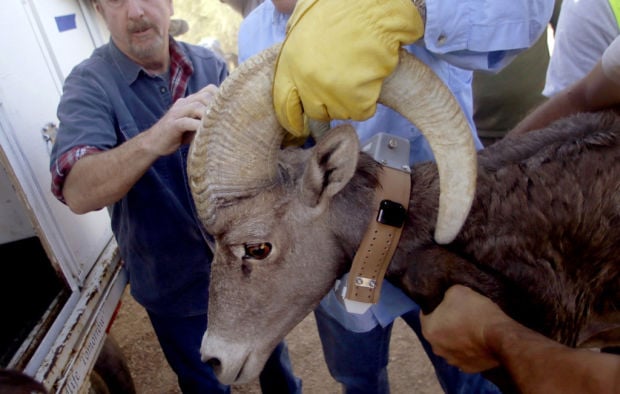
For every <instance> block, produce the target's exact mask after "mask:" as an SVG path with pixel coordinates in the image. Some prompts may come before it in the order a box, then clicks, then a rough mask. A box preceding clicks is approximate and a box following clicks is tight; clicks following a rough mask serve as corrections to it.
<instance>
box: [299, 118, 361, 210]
mask: <svg viewBox="0 0 620 394" xmlns="http://www.w3.org/2000/svg"><path fill="white" fill-rule="evenodd" d="M312 149H313V152H312V155H311V156H310V159H309V160H308V163H307V165H306V169H305V172H304V175H303V179H302V184H301V200H302V202H303V203H304V204H306V205H308V206H310V207H315V206H317V205H319V204H323V203H325V202H327V200H328V199H329V198H331V197H332V196H334V195H335V194H337V193H338V192H339V191H340V190H342V188H344V186H345V185H346V184H347V183H349V181H350V180H351V178H352V177H353V174H355V170H356V167H357V160H358V158H359V152H360V144H359V139H358V137H357V133H356V132H355V129H353V127H352V126H350V125H341V126H338V127H335V128H333V129H331V130H330V131H329V132H327V133H326V134H325V135H324V136H323V137H322V138H321V139H320V140H319V141H318V143H317V144H316V146H315V147H314V148H312Z"/></svg>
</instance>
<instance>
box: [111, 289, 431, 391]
mask: <svg viewBox="0 0 620 394" xmlns="http://www.w3.org/2000/svg"><path fill="white" fill-rule="evenodd" d="M111 334H112V335H113V336H114V338H115V339H116V340H117V342H118V343H119V345H120V346H121V349H122V350H123V353H124V354H125V356H126V357H127V361H128V363H129V368H130V371H131V374H132V377H133V379H134V383H135V385H136V389H137V391H138V394H176V393H181V391H180V389H179V387H178V385H177V382H176V376H175V375H174V373H173V372H172V370H171V369H170V367H169V366H168V364H167V363H166V360H165V358H164V356H163V354H162V352H161V349H160V348H159V344H158V343H157V339H156V337H155V333H154V332H153V329H152V328H151V324H150V322H149V319H148V317H147V315H146V312H145V311H144V309H143V308H142V307H141V306H140V305H138V304H137V303H136V302H135V301H134V299H133V298H132V297H131V295H129V291H128V290H126V291H125V295H124V297H123V300H122V306H121V309H120V311H119V313H118V316H117V318H116V320H115V322H114V324H113V325H112V329H111ZM286 341H287V343H288V346H289V352H290V355H291V359H292V362H293V368H294V370H295V373H296V374H297V375H298V376H299V377H300V378H301V379H302V380H303V388H304V393H305V394H337V393H340V392H341V391H340V386H339V384H337V383H336V381H335V380H334V379H333V378H332V377H331V376H330V375H329V372H328V371H327V367H326V366H325V361H324V360H323V353H322V350H321V343H320V341H319V337H318V333H317V329H316V325H315V322H314V316H313V315H312V314H310V315H308V317H306V319H305V320H303V321H302V322H301V323H300V324H299V325H298V326H297V327H295V329H294V330H293V331H292V332H291V333H290V334H289V335H288V336H287V337H286ZM388 373H389V377H390V385H391V390H392V393H394V394H410V393H416V394H439V393H442V392H443V391H442V390H441V388H440V387H439V384H438V383H437V380H436V378H435V374H434V372H433V369H432V366H431V364H430V362H429V361H428V358H427V357H426V355H425V353H424V351H423V350H422V347H421V346H420V343H419V341H418V339H417V337H416V335H415V334H414V333H413V331H411V329H410V328H409V327H408V326H407V325H406V324H405V323H404V322H403V321H402V320H400V319H399V320H397V321H396V323H395V325H394V329H393V333H392V341H391V344H390V364H389V366H388ZM232 392H233V394H257V393H260V392H261V391H260V388H259V386H258V383H252V384H248V385H244V386H235V387H233V390H232ZM265 394H268V393H265Z"/></svg>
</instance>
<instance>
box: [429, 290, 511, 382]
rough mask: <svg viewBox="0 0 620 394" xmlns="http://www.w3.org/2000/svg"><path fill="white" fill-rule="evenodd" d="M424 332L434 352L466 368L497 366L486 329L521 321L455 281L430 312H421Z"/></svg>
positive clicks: (469, 370)
mask: <svg viewBox="0 0 620 394" xmlns="http://www.w3.org/2000/svg"><path fill="white" fill-rule="evenodd" d="M420 322H421V324H422V334H423V335H424V337H425V338H426V339H427V340H428V341H429V342H430V343H431V345H432V347H433V352H435V353H436V354H437V355H439V356H441V357H443V358H445V359H446V360H447V361H448V363H450V364H452V365H455V366H457V367H459V368H461V369H462V370H463V371H465V372H470V373H473V372H480V371H484V370H487V369H490V368H494V367H497V366H498V365H499V361H498V360H497V359H496V357H495V355H494V353H493V351H492V350H491V349H490V348H489V346H487V340H486V338H485V330H487V329H488V327H490V326H492V325H495V324H509V325H510V324H517V323H516V322H514V320H512V319H511V318H510V317H508V316H507V315H506V314H505V313H504V312H503V311H502V310H501V309H500V308H499V307H498V306H497V305H496V304H495V303H493V301H491V300H490V299H488V298H486V297H484V296H482V295H480V294H478V293H477V292H475V291H474V290H472V289H470V288H469V287H465V286H461V285H455V286H452V287H450V288H449V289H448V291H446V294H445V296H444V299H443V301H442V302H441V304H439V306H437V308H436V309H435V310H434V311H433V312H432V313H430V314H428V315H424V314H423V313H420Z"/></svg>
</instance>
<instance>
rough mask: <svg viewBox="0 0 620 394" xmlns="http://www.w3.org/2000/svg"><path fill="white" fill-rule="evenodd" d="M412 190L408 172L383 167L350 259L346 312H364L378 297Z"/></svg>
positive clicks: (394, 249) (345, 296) (398, 238)
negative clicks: (369, 217) (363, 230)
mask: <svg viewBox="0 0 620 394" xmlns="http://www.w3.org/2000/svg"><path fill="white" fill-rule="evenodd" d="M410 193H411V175H410V173H409V172H406V171H401V170H397V169H394V168H391V167H386V166H383V167H382V171H380V173H379V187H378V188H377V189H376V191H375V198H374V206H375V207H376V210H373V213H374V217H373V219H372V220H371V221H370V224H369V225H368V228H367V229H366V233H365V234H364V238H363V239H362V242H361V243H360V246H359V248H358V250H357V253H356V254H355V257H354V259H353V264H352V266H351V271H350V273H349V277H348V279H347V286H346V290H345V292H346V293H345V294H344V303H345V307H346V309H347V310H348V311H349V312H354V313H364V312H365V311H366V310H367V309H368V308H369V307H370V305H371V304H376V303H377V302H378V301H379V295H380V294H381V285H382V283H383V277H384V276H385V272H386V271H387V267H388V265H390V262H391V261H392V256H394V252H395V251H396V247H397V246H398V242H399V240H400V235H401V233H402V230H403V225H404V223H405V219H406V217H407V209H408V207H409V197H410Z"/></svg>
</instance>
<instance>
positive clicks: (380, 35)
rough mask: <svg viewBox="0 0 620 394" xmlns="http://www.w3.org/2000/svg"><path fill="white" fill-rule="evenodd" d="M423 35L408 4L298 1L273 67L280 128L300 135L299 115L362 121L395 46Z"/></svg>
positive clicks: (391, 65)
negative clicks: (274, 67)
mask: <svg viewBox="0 0 620 394" xmlns="http://www.w3.org/2000/svg"><path fill="white" fill-rule="evenodd" d="M423 33H424V22H423V21H422V17H421V16H420V13H419V12H418V9H417V8H416V7H415V6H414V5H413V2H412V1H411V0H323V1H321V0H299V1H298V3H297V6H296V7H295V11H294V12H293V14H292V15H291V18H290V20H289V22H288V26H287V35H286V39H285V41H284V43H283V44H282V49H281V50H280V54H279V56H278V60H277V62H276V69H275V76H274V83H273V100H274V107H275V111H276V115H277V117H278V120H279V122H280V123H281V124H282V126H283V127H284V128H285V129H287V130H288V131H289V132H290V133H291V134H293V136H295V137H304V136H306V135H307V129H304V121H303V114H304V113H305V114H306V115H307V116H308V117H310V118H313V119H317V120H322V121H328V120H331V119H353V120H365V119H368V118H369V117H371V116H372V115H373V114H374V113H375V110H376V107H377V99H378V97H379V93H380V91H381V85H382V84H383V80H384V79H385V78H386V77H387V76H389V75H390V74H391V73H392V71H394V69H395V68H396V65H397V64H398V50H399V48H400V47H401V46H402V45H404V44H409V43H412V42H414V41H416V40H418V39H419V38H420V37H422V35H423Z"/></svg>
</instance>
